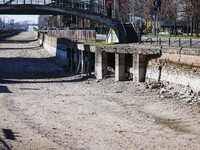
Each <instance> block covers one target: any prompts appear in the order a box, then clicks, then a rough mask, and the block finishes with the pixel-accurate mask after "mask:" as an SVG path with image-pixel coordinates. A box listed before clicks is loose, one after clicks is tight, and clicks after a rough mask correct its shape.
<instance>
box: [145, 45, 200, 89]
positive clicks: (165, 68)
mask: <svg viewBox="0 0 200 150" xmlns="http://www.w3.org/2000/svg"><path fill="white" fill-rule="evenodd" d="M161 52H162V55H161V57H159V58H157V59H154V60H151V61H149V64H148V69H147V76H146V77H147V78H150V79H156V80H158V79H159V78H160V80H161V81H168V82H172V83H176V84H182V85H185V86H189V87H191V88H192V89H193V90H194V91H200V48H183V47H169V46H163V47H162V49H161ZM159 72H160V73H159Z"/></svg>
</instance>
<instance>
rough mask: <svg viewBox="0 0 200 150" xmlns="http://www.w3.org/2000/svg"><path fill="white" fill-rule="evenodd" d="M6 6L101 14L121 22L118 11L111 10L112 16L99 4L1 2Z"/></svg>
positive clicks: (50, 0) (44, 0) (55, 0)
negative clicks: (38, 7)
mask: <svg viewBox="0 0 200 150" xmlns="http://www.w3.org/2000/svg"><path fill="white" fill-rule="evenodd" d="M5 5H46V6H52V7H63V8H68V9H70V8H71V9H78V10H81V11H87V12H91V13H96V14H100V15H103V16H107V17H110V18H112V19H116V20H118V21H121V17H120V15H119V12H118V11H115V10H111V14H110V13H109V12H110V10H109V8H107V7H106V6H103V5H100V4H98V3H89V2H73V1H71V0H0V7H1V6H5Z"/></svg>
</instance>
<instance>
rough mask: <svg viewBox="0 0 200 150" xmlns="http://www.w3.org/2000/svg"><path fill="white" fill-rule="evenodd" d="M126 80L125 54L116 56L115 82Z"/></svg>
mask: <svg viewBox="0 0 200 150" xmlns="http://www.w3.org/2000/svg"><path fill="white" fill-rule="evenodd" d="M123 80H125V54H117V53H116V54H115V81H123Z"/></svg>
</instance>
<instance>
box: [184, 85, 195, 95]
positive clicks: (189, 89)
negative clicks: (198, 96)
mask: <svg viewBox="0 0 200 150" xmlns="http://www.w3.org/2000/svg"><path fill="white" fill-rule="evenodd" d="M185 93H186V94H187V95H191V94H192V93H193V90H192V89H191V87H190V86H189V85H188V86H187V87H186V90H185Z"/></svg>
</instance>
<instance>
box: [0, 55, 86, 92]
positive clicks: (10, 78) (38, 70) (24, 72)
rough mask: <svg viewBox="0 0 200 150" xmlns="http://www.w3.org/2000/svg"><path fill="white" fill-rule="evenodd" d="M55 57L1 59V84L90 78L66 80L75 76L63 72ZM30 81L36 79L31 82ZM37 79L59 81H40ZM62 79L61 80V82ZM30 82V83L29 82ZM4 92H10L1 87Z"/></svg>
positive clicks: (46, 81) (48, 81)
mask: <svg viewBox="0 0 200 150" xmlns="http://www.w3.org/2000/svg"><path fill="white" fill-rule="evenodd" d="M55 62H56V58H55V57H48V58H21V57H16V58H0V83H1V84H11V83H50V82H52V83H53V82H81V81H84V80H87V79H88V77H86V76H84V77H82V76H80V77H78V78H76V79H73V80H67V79H66V80H64V78H63V77H69V76H72V75H74V74H73V73H71V72H63V70H64V69H63V67H62V65H61V64H59V65H58V64H56V63H55ZM29 79H35V80H34V81H32V80H31V81H30V80H29ZM37 79H57V80H56V81H55V80H53V81H52V80H51V81H50V80H45V81H39V80H37ZM59 79H60V80H59ZM28 80H29V81H28ZM1 89H2V92H9V90H6V87H1Z"/></svg>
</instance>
